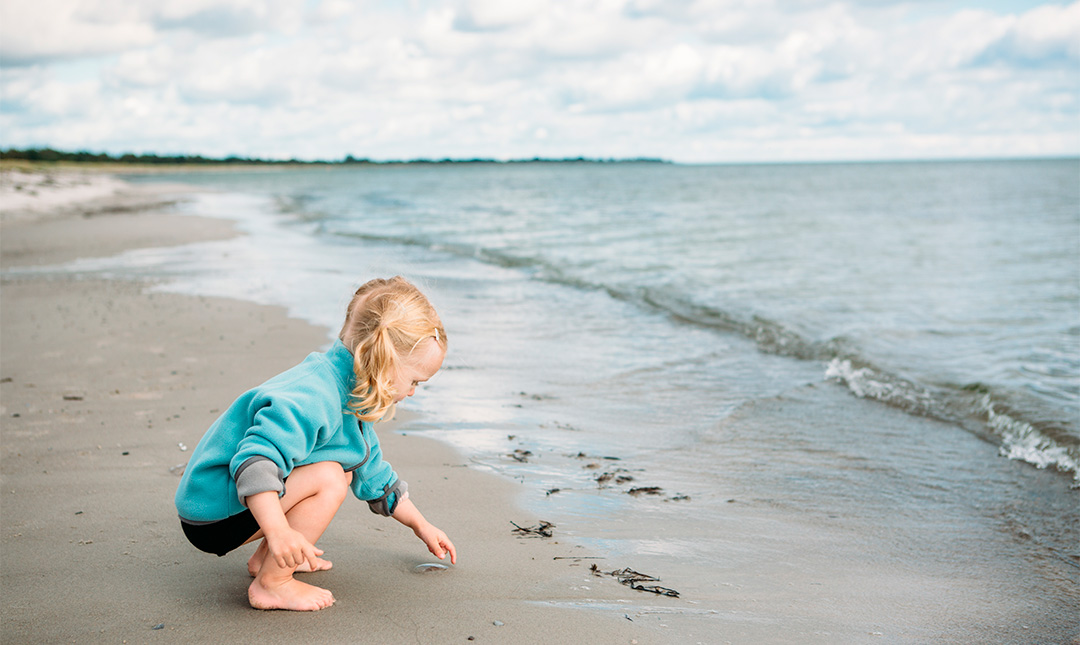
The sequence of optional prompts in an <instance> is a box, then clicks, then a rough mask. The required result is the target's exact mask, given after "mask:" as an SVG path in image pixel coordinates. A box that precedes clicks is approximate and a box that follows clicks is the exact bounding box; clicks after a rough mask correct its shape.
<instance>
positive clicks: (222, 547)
mask: <svg viewBox="0 0 1080 645" xmlns="http://www.w3.org/2000/svg"><path fill="white" fill-rule="evenodd" d="M180 526H182V527H183V528H184V535H186V536H187V539H188V541H189V542H191V543H192V544H193V545H195V548H196V549H198V550H200V551H206V552H207V553H213V554H215V555H218V556H222V555H225V554H226V553H228V552H229V551H232V550H233V549H235V548H236V547H238V546H240V545H241V544H243V543H244V542H247V541H248V540H250V539H251V536H252V535H255V534H256V533H258V532H259V523H258V522H256V521H255V516H254V515H252V514H251V511H244V512H243V513H238V514H236V515H233V516H232V517H229V518H226V519H223V520H220V521H218V522H214V523H212V524H188V523H187V522H185V521H183V520H181V521H180Z"/></svg>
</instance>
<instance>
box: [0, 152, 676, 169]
mask: <svg viewBox="0 0 1080 645" xmlns="http://www.w3.org/2000/svg"><path fill="white" fill-rule="evenodd" d="M0 159H18V160H21V161H50V162H51V161H69V162H76V163H130V164H189V165H199V164H205V165H223V164H224V165H233V164H235V165H240V164H244V165H248V164H256V165H259V164H265V165H285V164H301V165H309V166H313V165H324V166H325V165H335V166H340V165H364V164H368V165H394V164H460V163H466V164H468V163H670V162H669V161H666V160H664V159H655V158H651V157H637V158H633V159H592V158H588V157H567V158H563V159H549V158H543V157H533V158H532V159H512V160H510V161H502V160H499V159H482V158H477V159H410V160H402V161H373V160H371V159H363V158H359V159H358V158H356V157H354V156H352V155H348V156H346V157H345V158H344V159H341V160H338V161H303V160H300V159H259V158H256V157H236V156H232V157H216V158H215V157H204V156H202V155H157V154H143V155H136V154H131V153H127V154H122V155H111V154H107V153H104V152H87V151H86V150H80V151H78V152H65V151H63V150H54V149H52V148H26V149H25V150H18V149H15V148H10V149H8V150H0Z"/></svg>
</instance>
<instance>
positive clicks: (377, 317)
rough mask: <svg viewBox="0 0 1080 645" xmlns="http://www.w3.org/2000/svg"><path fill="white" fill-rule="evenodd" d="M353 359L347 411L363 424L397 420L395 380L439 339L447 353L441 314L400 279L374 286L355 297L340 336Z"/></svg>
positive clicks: (365, 287) (378, 281)
mask: <svg viewBox="0 0 1080 645" xmlns="http://www.w3.org/2000/svg"><path fill="white" fill-rule="evenodd" d="M338 337H339V338H340V339H341V342H342V343H344V344H345V347H347V348H348V350H349V352H350V353H351V354H352V355H353V372H355V374H356V385H355V387H354V388H353V391H352V396H351V397H350V400H349V403H348V408H349V413H350V414H353V415H354V416H356V418H358V419H361V420H363V421H378V420H380V419H381V420H387V421H388V420H390V419H392V418H393V417H394V411H395V408H396V405H395V404H394V395H395V394H397V393H396V392H395V391H394V375H395V373H396V371H397V369H398V367H399V366H400V364H401V362H402V361H404V360H407V359H408V357H409V355H410V354H411V353H412V351H413V350H414V349H416V347H417V345H419V344H420V343H421V342H422V341H424V340H426V339H428V338H434V339H435V342H437V343H439V346H440V347H442V350H443V351H444V352H445V351H446V331H445V330H443V327H442V321H441V320H439V314H437V313H436V312H435V308H434V307H432V306H431V303H430V302H428V299H427V297H426V296H424V294H422V293H420V290H419V289H417V288H416V287H415V286H413V285H412V283H410V282H409V281H408V280H406V279H405V278H403V277H401V276H395V277H393V278H390V279H383V278H376V279H375V280H370V281H368V282H366V283H364V284H363V285H361V287H360V288H359V289H357V290H356V294H355V295H353V297H352V301H351V302H349V307H348V309H347V310H346V312H345V324H344V326H342V328H341V334H339V336H338Z"/></svg>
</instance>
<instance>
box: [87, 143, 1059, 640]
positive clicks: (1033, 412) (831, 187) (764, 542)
mask: <svg viewBox="0 0 1080 645" xmlns="http://www.w3.org/2000/svg"><path fill="white" fill-rule="evenodd" d="M160 179H165V180H170V181H183V182H185V183H189V184H196V185H199V186H201V187H204V188H206V189H208V190H207V192H205V193H200V194H197V195H195V196H194V197H193V198H192V199H191V200H189V201H188V202H186V203H185V204H183V205H182V206H181V208H182V209H183V210H184V211H186V212H190V213H193V214H200V215H209V216H218V217H227V218H231V219H234V220H236V221H237V223H238V226H239V227H240V228H241V229H243V230H244V231H245V232H247V233H248V235H246V236H244V237H241V238H238V239H234V240H228V241H223V242H211V243H204V244H196V245H189V246H184V247H177V248H173V249H145V250H139V251H132V252H129V253H127V254H125V255H123V256H121V257H119V258H112V259H106V260H87V261H82V262H79V263H76V264H75V265H73V266H72V267H70V268H72V269H74V270H78V271H86V272H94V271H103V272H106V273H110V274H113V275H132V274H137V275H139V276H149V277H158V278H166V279H167V282H166V283H165V286H164V287H163V288H165V289H169V290H174V291H181V292H188V293H200V294H208V295H224V296H230V297H238V298H246V299H251V300H255V301H258V302H265V303H271V304H279V305H283V306H286V307H288V308H289V310H290V312H291V313H292V314H293V315H296V316H299V317H303V318H306V319H308V320H311V321H313V322H316V323H319V324H323V325H325V326H327V327H328V328H330V329H331V330H333V332H334V333H336V330H337V328H338V326H339V325H340V320H341V319H342V316H343V312H344V307H345V303H347V301H348V298H349V296H350V295H351V291H352V289H353V288H354V287H355V286H356V285H357V284H359V283H360V282H362V281H364V280H366V279H368V278H370V277H375V276H385V275H391V274H396V273H401V274H404V275H406V276H408V277H409V278H410V279H412V280H413V281H414V282H416V283H417V284H419V285H420V286H421V287H422V288H423V289H424V290H425V291H426V292H427V293H429V295H430V296H431V298H432V300H433V301H434V302H435V304H436V306H437V307H438V309H439V310H440V312H441V314H442V317H443V319H444V323H445V327H446V329H447V334H448V336H449V341H450V348H451V350H450V353H449V355H448V357H447V360H446V363H445V366H444V370H443V372H442V373H440V374H439V375H438V376H437V377H436V378H435V379H433V380H432V382H431V383H430V384H426V385H425V386H424V387H423V389H422V391H421V392H420V393H418V395H417V396H416V397H414V399H412V400H410V401H409V402H408V403H407V404H406V405H408V406H409V407H411V408H413V409H416V410H418V411H419V412H420V413H421V417H420V420H419V421H418V422H415V423H414V424H412V426H410V428H409V429H408V430H407V431H409V432H424V433H426V434H429V435H432V436H435V437H438V438H440V439H442V440H445V441H449V442H451V443H453V444H454V445H456V446H457V447H459V448H461V449H462V450H463V452H464V453H465V454H466V455H467V456H468V458H469V459H470V464H471V465H473V466H474V467H481V468H485V469H489V470H493V471H496V472H499V473H501V474H503V475H505V476H508V477H512V478H516V479H518V480H519V481H521V482H522V484H523V487H522V490H523V493H522V494H523V497H524V503H525V507H526V508H527V509H528V511H529V512H531V513H533V514H535V517H536V519H545V520H550V521H553V522H555V523H556V525H557V526H558V527H559V528H558V530H559V531H561V532H563V533H564V534H565V535H570V536H572V537H574V538H575V539H576V540H577V541H578V542H579V543H584V544H586V545H588V546H590V547H592V548H593V550H594V551H595V552H597V553H600V554H601V555H602V556H603V557H605V558H607V559H608V561H609V562H610V563H611V564H612V565H615V564H618V563H621V564H620V566H619V567H615V568H621V566H622V565H625V566H632V567H633V568H636V569H639V570H642V571H645V572H646V573H650V574H653V575H659V576H660V577H662V578H663V579H664V582H663V583H661V584H665V585H670V586H673V587H674V586H678V587H680V590H681V591H682V592H683V598H688V599H693V600H691V602H693V603H696V604H692V605H688V604H683V605H680V606H676V605H672V604H671V603H669V602H665V603H664V604H663V607H664V610H663V611H664V612H675V614H678V615H683V616H691V617H692V620H690V622H688V623H685V624H683V626H682V627H681V629H683V632H682V633H683V634H684V635H686V636H687V637H696V638H697V639H698V640H701V641H702V642H723V639H720V636H719V634H721V633H730V634H736V635H737V634H739V633H741V632H740V631H739V630H751V631H746V632H744V633H745V634H746V635H748V636H747V637H750V636H749V635H753V634H756V635H759V636H760V633H761V632H754V631H752V628H751V627H748V625H753V626H756V627H753V629H767V628H769V626H770V625H774V626H775V627H776V628H777V629H778V630H780V631H778V632H777V634H779V636H778V637H777V639H776V642H782V641H791V642H794V641H801V642H812V641H817V642H835V641H832V640H831V639H835V638H837V637H839V638H840V640H841V641H846V640H849V639H850V638H853V637H854V636H859V637H860V638H862V637H865V636H866V635H868V634H875V635H878V636H881V637H883V638H885V639H886V640H891V641H895V642H907V641H911V642H919V641H920V640H923V639H944V640H954V641H955V642H967V641H970V639H971V638H975V640H979V638H981V637H983V636H986V635H988V634H992V635H995V636H996V637H998V638H1004V639H1005V640H1007V641H1010V642H1039V641H1040V640H1043V641H1044V642H1045V641H1046V640H1047V639H1049V640H1050V642H1057V639H1061V640H1064V639H1066V638H1067V637H1069V635H1070V634H1071V635H1072V636H1075V635H1076V634H1075V619H1076V617H1077V615H1080V609H1078V604H1080V603H1078V600H1077V599H1078V592H1077V573H1078V569H1080V547H1078V522H1080V520H1078V511H1077V499H1078V498H1077V491H1076V490H1071V489H1070V486H1071V485H1073V484H1074V483H1075V482H1076V481H1078V480H1077V471H1078V468H1077V466H1078V462H1080V415H1078V404H1080V161H1078V160H1076V159H1066V160H1035V161H973V162H934V163H866V164H818V165H747V166H738V165H719V166H683V165H675V164H660V163H612V164H588V163H563V164H548V163H532V164H438V165H435V164H432V165H403V166H401V165H393V166H347V167H337V168H308V169H289V170H271V171H265V172H250V173H194V174H184V175H180V176H175V177H158V178H153V179H152V180H153V181H157V180H160ZM635 488H639V489H645V490H644V492H643V491H640V490H639V491H637V492H635V493H634V494H629V493H630V492H632V491H633V489H635ZM650 489H652V490H650ZM469 503H482V501H478V500H469ZM525 521H528V518H526V520H525ZM508 530H509V528H508ZM650 569H651V570H650ZM789 586H790V587H792V589H791V595H790V597H789V596H788V595H786V594H778V591H777V590H778V589H780V588H783V589H787V588H788V587H789ZM795 588H799V589H800V590H801V591H799V592H796V591H795ZM888 588H893V589H895V591H894V592H893V594H892V595H890V593H889V592H886V591H885V589H888ZM640 595H641V594H638V596H640ZM751 596H753V597H755V598H757V599H756V600H754V603H758V604H749V601H748V600H747V598H748V597H751ZM634 600H635V602H638V603H646V605H647V600H642V599H641V598H640V597H637V598H635V599H634ZM675 602H677V601H675ZM950 603H955V607H956V611H955V612H950V611H947V610H946V609H944V607H947V606H949V604H950ZM646 605H642V606H646ZM648 606H651V605H648ZM654 608H655V607H654ZM642 611H643V612H644V613H645V614H648V612H647V611H645V610H642ZM702 612H704V613H702ZM709 612H713V613H711V614H710V613H709ZM664 620H671V616H668V617H667V618H664ZM695 621H696V622H695ZM718 621H719V622H718ZM1026 623H1031V624H1026ZM718 626H719V627H718ZM721 628H722V629H721ZM718 629H719V631H718ZM785 629H786V630H788V631H787V632H785V631H784V630H785ZM725 630H726V631H725ZM785 633H786V634H787V635H788V636H790V637H791V638H786V637H784V634H785ZM795 634H799V635H800V636H799V638H795V637H794V635H795ZM712 639H716V640H712Z"/></svg>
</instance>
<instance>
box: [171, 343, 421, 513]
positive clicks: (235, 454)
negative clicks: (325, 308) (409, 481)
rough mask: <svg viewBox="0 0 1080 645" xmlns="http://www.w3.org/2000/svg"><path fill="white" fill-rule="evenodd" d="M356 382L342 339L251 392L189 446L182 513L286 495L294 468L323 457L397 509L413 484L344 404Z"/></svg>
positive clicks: (367, 495)
mask: <svg viewBox="0 0 1080 645" xmlns="http://www.w3.org/2000/svg"><path fill="white" fill-rule="evenodd" d="M354 382H355V375H354V374H353V357H352V355H351V354H350V353H349V350H348V349H346V348H345V345H343V344H342V342H341V341H340V340H339V341H337V342H335V343H334V346H333V347H331V348H330V350H329V351H327V352H326V353H325V354H323V353H319V352H316V353H313V354H311V355H309V356H308V357H307V358H306V359H304V361H303V362H302V363H300V364H299V365H297V366H295V367H293V368H292V369H289V370H287V371H285V372H283V373H281V374H279V375H277V376H275V377H274V378H272V379H270V380H269V381H267V382H265V383H263V384H262V385H260V386H258V387H256V388H254V389H252V390H249V391H248V392H245V393H244V394H243V395H242V396H241V397H240V398H238V399H237V400H236V401H235V402H233V404H232V405H231V406H229V409H228V410H226V411H225V414H223V415H221V417H220V418H219V419H218V420H217V421H215V422H214V424H213V425H212V426H210V429H209V430H208V431H207V432H206V434H205V435H203V438H202V440H200V441H199V445H198V446H196V447H195V450H194V452H193V453H192V454H191V460H190V461H189V462H188V465H187V468H186V469H185V471H184V476H183V478H182V479H181V480H180V487H179V489H178V490H177V491H176V509H177V511H178V512H179V514H180V519H181V520H183V521H185V522H188V523H189V524H207V523H212V522H216V521H219V520H223V519H225V518H227V517H231V516H233V515H236V514H237V513H241V512H243V511H244V508H245V506H244V498H245V497H247V496H249V495H254V494H256V493H261V492H264V491H268V490H273V491H277V493H278V496H279V497H280V496H281V495H284V494H285V486H286V484H287V482H286V478H287V477H288V476H289V473H291V472H292V470H293V469H294V468H296V467H297V466H304V465H307V464H314V463H317V462H321V461H334V462H337V463H339V464H341V467H342V468H343V469H344V470H345V472H351V473H352V474H353V478H352V484H351V487H352V491H353V494H354V495H356V497H357V498H358V499H361V500H364V501H366V502H367V503H368V504H369V505H370V507H371V510H372V512H375V513H379V514H381V515H391V514H392V513H393V512H394V509H395V508H396V507H397V503H398V502H399V501H400V500H401V499H402V498H403V496H404V495H405V491H406V490H407V486H406V484H405V482H403V481H401V480H400V479H399V478H398V476H397V474H396V473H395V472H394V470H393V468H391V467H390V464H389V463H388V462H386V461H384V460H383V458H382V450H381V449H380V448H379V438H378V437H377V436H375V430H374V428H372V425H371V423H369V422H367V421H363V422H360V421H359V419H357V418H356V417H355V416H353V415H352V414H349V413H348V412H347V411H346V407H345V406H346V404H347V403H348V401H349V397H350V394H351V392H352V388H353V384H354Z"/></svg>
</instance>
